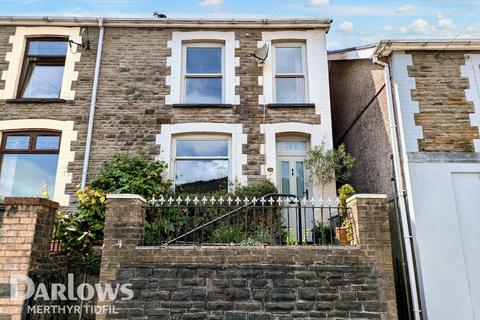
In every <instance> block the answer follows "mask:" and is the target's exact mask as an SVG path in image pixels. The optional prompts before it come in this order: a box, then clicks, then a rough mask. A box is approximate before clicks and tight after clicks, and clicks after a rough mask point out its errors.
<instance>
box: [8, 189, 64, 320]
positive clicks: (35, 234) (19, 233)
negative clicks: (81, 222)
mask: <svg viewBox="0 0 480 320" xmlns="http://www.w3.org/2000/svg"><path fill="white" fill-rule="evenodd" d="M58 208H59V205H58V203H56V202H53V201H50V200H47V199H43V198H5V213H4V216H3V224H2V227H1V229H0V319H9V320H20V319H21V318H22V315H23V314H24V313H25V311H26V310H24V306H25V301H24V300H23V299H12V298H11V297H10V279H11V277H12V276H22V277H26V276H28V275H29V272H30V271H35V270H36V269H38V268H40V267H41V266H42V265H45V264H46V263H47V261H48V256H49V252H50V241H51V237H52V233H53V227H54V223H55V213H56V211H57V210H58ZM16 289H17V290H16V292H17V294H18V295H23V294H24V293H25V290H26V286H25V285H24V284H22V285H19V286H17V288H16Z"/></svg>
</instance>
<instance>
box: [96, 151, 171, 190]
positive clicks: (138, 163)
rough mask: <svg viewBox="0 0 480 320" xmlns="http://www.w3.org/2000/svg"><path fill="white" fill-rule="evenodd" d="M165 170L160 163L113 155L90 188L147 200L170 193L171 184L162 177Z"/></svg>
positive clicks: (165, 167) (163, 164) (164, 166)
mask: <svg viewBox="0 0 480 320" xmlns="http://www.w3.org/2000/svg"><path fill="white" fill-rule="evenodd" d="M166 169H167V166H166V165H165V163H163V162H161V161H152V160H148V159H144V158H141V157H132V156H126V155H114V156H113V159H112V161H110V162H107V163H105V164H104V166H103V167H102V169H101V171H100V174H99V176H98V177H97V178H96V179H95V180H93V181H92V182H91V183H90V187H91V188H93V189H96V190H101V191H103V192H105V193H134V194H138V195H141V196H142V197H144V198H145V199H147V200H148V199H151V198H152V197H154V196H155V197H159V196H160V195H165V194H168V193H170V192H171V186H172V182H171V181H170V180H167V179H164V177H163V174H164V172H165V170H166Z"/></svg>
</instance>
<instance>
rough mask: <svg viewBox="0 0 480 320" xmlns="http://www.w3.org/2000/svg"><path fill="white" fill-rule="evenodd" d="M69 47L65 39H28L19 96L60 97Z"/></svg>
mask: <svg viewBox="0 0 480 320" xmlns="http://www.w3.org/2000/svg"><path fill="white" fill-rule="evenodd" d="M67 49H68V41H67V40H65V39H58V38H56V39H55V38H54V39H37V38H31V39H28V41H27V51H26V54H25V60H24V63H23V67H22V73H21V79H20V87H19V90H18V92H19V94H18V98H22V99H58V98H60V93H61V89H62V80H63V72H64V68H65V57H66V55H67Z"/></svg>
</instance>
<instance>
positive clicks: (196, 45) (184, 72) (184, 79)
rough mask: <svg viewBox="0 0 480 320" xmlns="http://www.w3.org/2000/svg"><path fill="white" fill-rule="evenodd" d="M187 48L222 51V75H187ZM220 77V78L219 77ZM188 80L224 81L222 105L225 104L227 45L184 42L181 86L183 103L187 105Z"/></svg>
mask: <svg viewBox="0 0 480 320" xmlns="http://www.w3.org/2000/svg"><path fill="white" fill-rule="evenodd" d="M187 48H220V49H221V50H222V54H221V62H222V72H221V73H190V74H187ZM219 75H220V76H219ZM187 78H221V79H222V92H221V95H222V97H221V99H220V103H225V44H224V43H222V42H213V41H212V42H184V43H183V45H182V86H181V89H180V90H181V93H180V94H181V101H182V103H187V102H186V100H187V90H186V88H187ZM198 104H210V103H198Z"/></svg>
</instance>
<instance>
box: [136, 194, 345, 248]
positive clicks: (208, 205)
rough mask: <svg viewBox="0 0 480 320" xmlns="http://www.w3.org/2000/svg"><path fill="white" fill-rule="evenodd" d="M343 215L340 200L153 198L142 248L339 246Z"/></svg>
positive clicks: (280, 196)
mask: <svg viewBox="0 0 480 320" xmlns="http://www.w3.org/2000/svg"><path fill="white" fill-rule="evenodd" d="M339 212H340V210H339V207H338V202H337V201H336V200H330V199H328V200H322V199H318V200H316V199H306V198H304V199H298V198H297V197H296V196H295V195H291V194H268V195H265V196H262V197H260V198H256V197H254V198H251V199H249V198H239V197H235V198H233V197H231V196H227V197H223V196H220V197H206V196H202V197H197V196H193V197H190V196H186V197H183V198H182V197H177V198H173V197H168V198H164V197H161V198H159V199H155V198H153V199H151V200H150V201H149V205H148V206H147V207H146V222H145V239H144V244H145V245H191V244H204V245H206V244H237V245H261V244H264V245H295V244H323V245H335V244H338V239H337V235H336V232H335V229H336V228H337V227H340V226H341V223H342V221H341V219H342V217H341V215H340V214H339Z"/></svg>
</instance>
